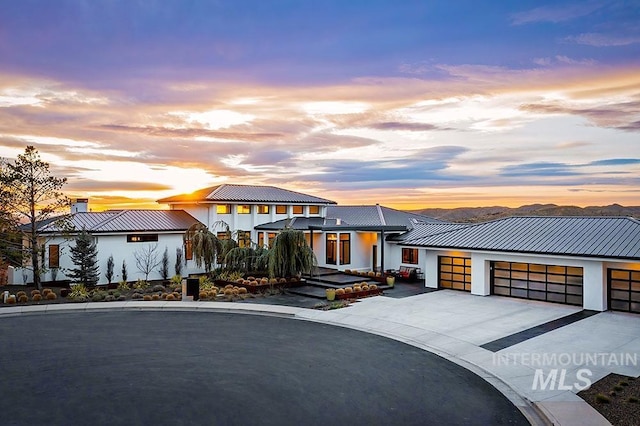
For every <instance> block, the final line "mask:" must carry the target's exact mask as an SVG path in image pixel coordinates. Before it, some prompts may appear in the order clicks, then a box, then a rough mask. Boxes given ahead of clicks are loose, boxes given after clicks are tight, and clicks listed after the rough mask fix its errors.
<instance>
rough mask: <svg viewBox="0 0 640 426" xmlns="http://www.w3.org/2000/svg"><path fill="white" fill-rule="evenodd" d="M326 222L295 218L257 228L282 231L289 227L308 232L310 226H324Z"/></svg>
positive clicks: (317, 219)
mask: <svg viewBox="0 0 640 426" xmlns="http://www.w3.org/2000/svg"><path fill="white" fill-rule="evenodd" d="M324 222H325V220H324V219H323V218H321V217H293V218H291V219H282V220H277V221H275V222H270V223H265V224H262V225H258V226H255V227H254V229H256V230H258V231H281V230H283V229H284V228H286V227H287V226H288V227H290V228H293V229H298V230H301V231H306V230H308V229H309V226H322V225H323V224H324Z"/></svg>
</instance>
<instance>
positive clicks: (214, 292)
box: [208, 288, 218, 299]
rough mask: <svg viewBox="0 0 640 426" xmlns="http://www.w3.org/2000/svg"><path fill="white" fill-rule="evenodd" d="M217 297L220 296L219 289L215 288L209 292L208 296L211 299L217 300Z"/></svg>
mask: <svg viewBox="0 0 640 426" xmlns="http://www.w3.org/2000/svg"><path fill="white" fill-rule="evenodd" d="M217 295H218V290H217V289H215V288H214V289H212V290H209V293H208V296H209V298H210V299H215V298H216V296H217Z"/></svg>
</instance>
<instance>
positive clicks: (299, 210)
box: [293, 206, 304, 214]
mask: <svg viewBox="0 0 640 426" xmlns="http://www.w3.org/2000/svg"><path fill="white" fill-rule="evenodd" d="M293 214H304V206H293Z"/></svg>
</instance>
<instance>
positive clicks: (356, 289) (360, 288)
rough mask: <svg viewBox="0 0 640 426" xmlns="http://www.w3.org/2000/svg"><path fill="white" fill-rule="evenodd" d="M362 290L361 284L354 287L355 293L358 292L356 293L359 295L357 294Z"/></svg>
mask: <svg viewBox="0 0 640 426" xmlns="http://www.w3.org/2000/svg"><path fill="white" fill-rule="evenodd" d="M360 290H362V287H360V284H356V285H354V286H353V291H354V292H356V293H357V292H359V291H360Z"/></svg>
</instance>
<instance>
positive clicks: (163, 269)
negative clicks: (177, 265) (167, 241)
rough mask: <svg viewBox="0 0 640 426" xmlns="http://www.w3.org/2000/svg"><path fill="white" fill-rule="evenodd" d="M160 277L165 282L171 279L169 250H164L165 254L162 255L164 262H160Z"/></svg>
mask: <svg viewBox="0 0 640 426" xmlns="http://www.w3.org/2000/svg"><path fill="white" fill-rule="evenodd" d="M158 272H159V273H160V276H161V277H162V279H163V280H165V281H166V280H168V279H169V249H168V248H166V247H165V248H164V253H162V260H161V261H160V270H158Z"/></svg>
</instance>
